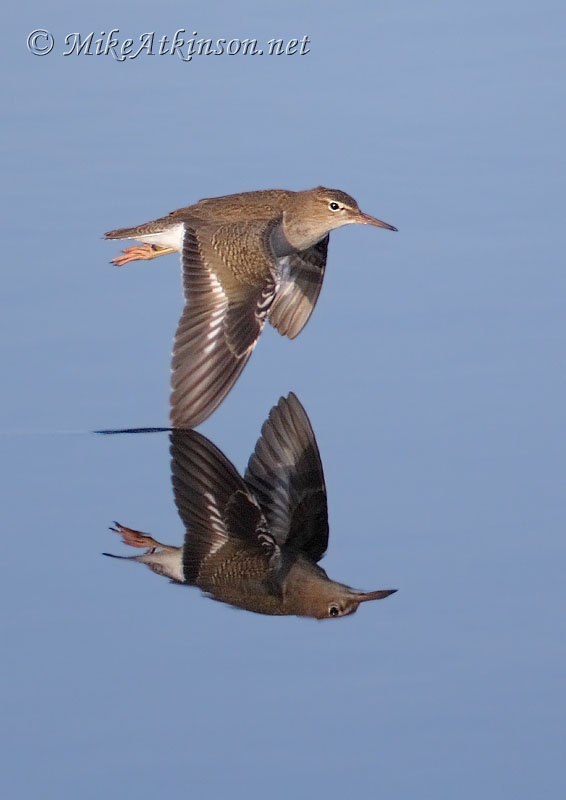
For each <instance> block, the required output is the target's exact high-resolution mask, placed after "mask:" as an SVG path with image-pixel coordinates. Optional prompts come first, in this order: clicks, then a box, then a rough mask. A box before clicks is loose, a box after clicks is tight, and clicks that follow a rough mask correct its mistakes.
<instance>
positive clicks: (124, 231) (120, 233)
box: [104, 225, 144, 239]
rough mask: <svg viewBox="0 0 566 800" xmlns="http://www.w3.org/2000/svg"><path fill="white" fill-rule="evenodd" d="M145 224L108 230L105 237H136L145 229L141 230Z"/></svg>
mask: <svg viewBox="0 0 566 800" xmlns="http://www.w3.org/2000/svg"><path fill="white" fill-rule="evenodd" d="M143 227H144V226H143V225H137V226H136V227H135V228H116V230H114V231H107V232H106V233H105V234H104V238H105V239H135V238H136V237H137V236H138V235H139V234H140V233H142V232H143V231H142V230H141V229H142V228H143Z"/></svg>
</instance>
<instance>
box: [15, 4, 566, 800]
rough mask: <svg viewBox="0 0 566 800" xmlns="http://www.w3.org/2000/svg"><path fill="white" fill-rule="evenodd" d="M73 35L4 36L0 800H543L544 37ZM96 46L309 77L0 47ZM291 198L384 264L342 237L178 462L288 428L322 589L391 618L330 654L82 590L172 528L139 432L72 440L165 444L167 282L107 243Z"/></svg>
mask: <svg viewBox="0 0 566 800" xmlns="http://www.w3.org/2000/svg"><path fill="white" fill-rule="evenodd" d="M221 6H222V8H221ZM97 10H98V12H99V14H98V17H97V20H96V21H93V19H92V18H91V17H89V16H88V15H81V14H80V12H77V11H76V9H75V8H74V7H73V8H72V9H71V6H70V5H69V4H65V3H63V4H62V5H60V6H59V7H58V8H57V10H55V9H52V10H48V11H46V10H45V9H42V8H40V7H39V5H37V4H35V3H32V4H31V5H28V7H26V9H23V8H22V9H20V8H18V9H12V11H11V12H10V13H11V14H12V17H13V19H9V20H7V23H6V24H7V29H9V30H11V31H12V30H13V31H14V36H13V39H12V40H10V41H9V42H8V43H7V45H6V47H7V48H8V55H9V59H10V70H9V73H8V72H7V73H6V75H7V78H6V80H7V81H9V82H10V87H11V90H12V91H11V94H10V97H9V98H8V101H7V102H6V103H5V104H4V106H3V108H4V112H3V133H4V135H5V137H6V142H7V143H6V146H5V148H4V150H3V155H4V156H5V159H4V161H5V169H4V174H5V182H4V185H5V187H6V188H7V189H8V191H7V192H6V193H5V197H4V199H3V206H2V214H3V218H4V229H5V231H6V232H8V231H9V235H5V237H4V242H3V244H4V249H3V255H4V272H3V302H2V315H1V320H0V326H1V327H2V336H1V337H0V358H1V361H2V364H3V387H2V426H1V427H2V432H1V433H0V466H1V469H2V476H3V489H4V491H3V493H2V505H1V509H2V510H1V518H2V530H3V556H4V558H3V564H4V571H3V576H2V581H1V584H0V586H1V588H0V592H1V604H2V609H3V611H4V613H3V615H2V616H3V619H2V634H1V635H2V642H3V645H4V649H3V652H4V655H3V659H2V663H3V671H2V672H3V680H2V720H3V725H2V732H1V733H0V737H1V752H2V753H3V755H4V758H5V763H4V765H3V767H2V770H1V775H2V782H3V783H4V784H5V786H4V787H3V788H4V791H3V796H6V797H10V798H26V799H27V798H31V797H38V796H41V797H44V798H61V797H70V796H80V797H82V798H88V799H90V798H101V797H107V796H116V795H119V796H122V797H130V796H135V797H138V798H153V797H156V796H157V795H160V796H161V795H164V794H165V793H167V794H168V795H169V796H171V797H181V796H182V797H185V796H187V795H194V796H197V797H210V798H218V797H226V796H233V797H237V798H239V797H246V798H255V797H264V796H265V795H266V794H269V796H270V797H272V798H284V797H289V796H291V795H292V796H295V797H299V798H300V797H313V796H317V797H318V796H319V795H324V796H325V797H328V798H339V797H344V796H356V797H357V796H359V797H364V796H365V797H374V796H376V795H377V794H381V795H384V796H387V797H389V798H392V800H405V798H414V797H415V796H417V794H418V795H424V796H427V797H428V796H430V797H435V798H438V800H445V799H446V800H448V799H450V800H453V798H455V797H458V798H463V799H464V800H467V798H477V797H478V796H479V795H481V796H482V797H484V798H489V799H490V800H491V799H492V798H493V800H499V798H502V797H513V798H521V800H522V799H523V798H525V800H527V799H529V800H530V798H532V797H535V796H544V797H545V798H558V797H562V796H563V795H564V773H563V742H564V733H565V731H564V727H565V726H564V710H565V709H564V696H565V691H564V690H565V686H564V669H563V665H564V662H565V660H566V646H565V641H566V639H565V637H564V617H565V614H564V591H563V580H564V579H563V576H564V557H565V555H566V544H565V537H564V517H565V515H564V474H565V467H566V464H565V456H564V453H565V449H566V448H565V441H564V408H565V395H566V392H565V389H566V386H565V378H564V340H565V335H566V324H565V322H564V319H565V317H564V293H565V288H566V279H565V273H564V256H563V249H564V248H563V235H562V230H563V216H564V214H563V188H562V180H561V175H562V174H563V171H564V155H563V151H564V148H563V133H562V132H563V127H564V110H563V104H561V103H560V102H559V100H558V98H557V91H558V89H557V86H559V85H560V80H559V79H560V76H563V74H564V67H565V56H564V46H563V44H564V35H563V32H562V31H563V29H564V12H563V11H562V10H560V9H559V8H558V6H557V5H556V4H554V3H552V2H546V3H544V4H543V7H542V8H541V7H540V6H539V7H538V8H537V9H534V7H532V6H531V5H529V4H527V3H522V2H519V3H516V2H515V3H511V2H506V1H504V0H502V2H500V3H496V4H495V6H494V5H493V4H491V3H490V4H482V3H480V4H479V5H478V4H476V5H474V7H473V8H471V7H470V8H464V7H463V6H462V7H460V6H454V4H452V3H447V2H446V3H445V2H441V3H440V4H437V5H435V7H434V8H432V9H431V8H427V9H426V10H425V9H424V8H423V7H422V4H419V3H416V2H408V3H405V4H402V5H401V6H398V5H396V6H393V5H391V4H387V3H383V4H378V5H377V6H376V5H375V4H370V3H364V2H360V3H358V4H354V6H348V7H345V6H344V5H343V4H340V5H339V4H332V3H330V4H328V3H325V4H324V6H320V5H319V4H318V3H313V4H312V7H309V8H308V9H304V8H303V4H300V3H298V2H294V1H292V2H291V3H287V4H286V6H285V8H278V9H275V8H273V9H267V8H265V6H264V4H259V3H256V2H253V1H252V0H248V2H245V3H243V4H240V5H239V6H238V8H236V7H234V8H232V7H231V6H230V7H224V5H223V4H221V3H219V2H217V3H212V4H211V6H210V9H209V8H208V7H207V9H204V8H203V9H196V8H188V7H187V6H186V5H183V6H181V5H179V6H177V5H176V4H174V3H172V2H166V3H165V4H164V5H163V7H160V9H159V19H156V17H155V9H154V8H153V6H152V7H151V8H150V7H149V6H148V5H147V6H146V4H144V3H142V4H137V5H136V6H135V8H134V6H133V5H132V4H130V3H127V2H125V3H124V4H123V8H122V9H121V10H120V13H118V9H117V8H116V6H115V4H112V5H110V4H106V3H104V2H102V3H101V4H99V5H98V6H97ZM146 11H147V12H149V13H148V14H147V15H145V16H144V14H145V12H146ZM77 14H78V16H77ZM118 17H120V18H119V19H118ZM69 20H72V21H71V22H70V21H69ZM12 22H14V25H12V24H11V23H12ZM93 25H99V26H106V28H104V27H103V28H101V29H104V30H108V28H109V26H116V27H120V28H121V30H122V31H123V32H124V34H125V35H126V34H128V35H130V36H138V35H139V34H140V33H142V32H143V31H144V30H149V29H152V28H155V29H156V30H157V29H158V30H159V31H160V32H161V33H167V32H171V33H174V31H175V30H176V29H177V28H178V27H182V26H183V25H184V26H185V27H186V28H191V31H192V30H197V31H198V32H199V33H202V34H203V35H210V36H212V37H214V38H216V37H220V36H237V35H240V36H242V37H243V36H254V35H257V37H259V38H263V39H265V40H267V39H269V38H271V37H273V36H287V37H288V38H291V37H292V36H297V37H299V38H300V37H301V36H302V35H303V34H304V33H309V35H310V36H311V39H312V53H311V54H309V56H305V57H304V58H303V60H298V59H294V58H287V59H286V60H285V59H284V58H283V59H279V60H274V61H267V60H265V61H263V62H261V64H258V62H257V61H255V62H254V61H253V60H246V59H245V58H241V59H239V60H238V59H237V58H235V59H232V60H229V59H225V60H223V59H222V58H219V59H216V60H212V61H211V60H206V61H203V60H201V61H199V60H195V61H194V62H192V63H191V64H183V63H182V62H181V61H179V60H178V59H176V58H173V59H171V58H168V59H165V58H160V57H154V58H153V59H152V58H150V57H140V58H139V59H137V60H136V61H132V62H127V63H123V64H119V63H117V62H114V61H113V60H112V59H111V58H110V59H109V58H98V57H93V58H90V59H89V58H85V57H74V59H71V58H70V57H69V58H64V57H62V56H61V55H57V53H56V52H54V53H53V54H51V55H50V56H46V57H44V58H37V57H34V56H32V55H30V54H29V53H28V52H27V51H26V49H25V38H26V36H27V34H28V33H29V32H30V31H31V30H33V29H34V28H37V27H39V26H45V27H47V28H52V31H53V33H54V35H55V36H56V38H57V41H61V42H62V40H63V38H64V36H65V34H67V33H69V32H70V31H71V30H84V31H85V33H88V32H89V31H90V30H92V27H93ZM69 26H71V27H69ZM191 26H195V27H191ZM352 43H354V44H352ZM258 98H259V99H261V109H262V110H261V114H259V115H254V114H253V113H252V112H253V110H254V109H256V108H257V104H258ZM154 109H158V110H159V111H160V113H155V114H154V113H152V112H153V110H154ZM319 184H323V185H330V186H336V187H339V188H342V189H344V190H346V191H348V192H350V193H351V194H353V195H354V196H355V197H356V199H357V200H359V202H360V205H361V206H362V208H364V210H366V211H367V212H368V213H371V214H375V215H376V216H378V217H380V218H383V219H386V220H388V221H389V222H391V223H392V224H394V225H396V226H397V227H398V228H399V233H398V234H395V235H393V234H387V233H385V232H382V231H378V230H370V229H361V228H358V229H354V228H351V229H344V230H342V231H338V232H336V234H334V235H333V237H332V238H331V244H330V250H329V260H328V269H327V277H326V278H325V285H324V287H323V290H322V294H321V299H320V302H319V304H318V307H317V309H316V311H315V313H314V315H313V318H312V320H311V321H310V323H309V325H308V326H307V328H306V329H305V331H304V332H303V333H302V334H301V336H300V337H299V338H298V339H297V340H296V341H294V342H289V341H285V340H283V339H282V338H281V337H279V336H278V334H277V333H276V332H275V331H271V330H266V331H265V333H264V334H263V335H262V340H261V341H260V343H259V345H258V347H257V350H256V352H255V353H254V355H253V358H252V359H251V361H250V364H249V365H248V366H247V367H246V370H245V371H244V373H243V375H242V377H241V379H240V380H239V382H238V384H237V386H236V387H235V389H234V390H233V391H232V392H231V394H230V396H229V397H228V398H227V400H226V401H225V402H224V404H223V405H222V406H221V408H220V409H219V410H218V412H217V413H215V414H214V415H213V416H212V417H211V418H210V420H208V421H207V422H206V423H205V424H204V425H203V426H202V428H201V429H200V430H202V432H203V434H204V435H206V436H207V437H209V438H210V439H211V440H212V441H214V443H215V444H216V445H217V446H218V447H220V449H221V450H222V451H224V452H225V453H226V455H227V457H228V458H230V460H231V461H233V462H234V464H235V465H236V467H237V468H238V469H239V470H243V469H244V468H245V465H246V463H247V460H248V457H249V454H250V453H251V451H252V449H253V447H254V445H255V442H256V440H257V437H258V435H259V430H260V427H261V423H262V422H263V420H264V419H265V417H266V414H267V412H268V410H269V409H270V407H271V406H272V405H273V404H274V403H275V402H276V401H277V399H278V398H279V396H281V395H283V394H287V393H288V392H289V391H290V390H293V391H294V392H296V393H297V395H298V396H299V397H300V399H301V401H302V402H303V404H304V406H305V408H306V409H307V411H308V414H309V416H310V418H311V421H312V424H313V427H314V430H315V432H316V435H317V440H318V445H319V448H320V451H321V455H322V459H323V462H324V469H325V475H326V481H327V489H328V502H329V518H330V547H329V551H328V555H327V556H326V558H325V559H324V561H323V562H322V563H323V566H324V567H325V569H327V571H328V573H329V574H330V575H331V576H333V577H334V576H335V577H336V578H338V579H340V580H343V581H344V582H346V583H349V584H350V585H353V586H356V587H359V588H362V589H368V590H369V589H374V588H378V587H389V586H391V587H396V588H398V590H399V591H398V592H397V594H395V595H393V596H392V597H390V598H388V599H387V600H385V601H383V602H379V603H367V604H365V605H364V606H362V607H361V608H360V609H359V611H358V612H357V613H356V614H355V615H353V616H351V617H348V618H345V619H342V620H331V621H326V622H316V621H311V620H305V619H297V618H293V617H290V618H273V617H262V616H258V615H254V614H249V613H246V612H243V611H237V610H234V609H232V608H230V607H228V606H225V605H222V604H221V603H214V602H212V601H211V600H209V599H207V598H205V597H203V596H202V595H201V594H200V593H199V591H198V590H197V589H192V588H187V587H183V586H174V585H171V584H168V583H167V582H166V581H164V580H163V579H161V578H159V577H158V576H155V575H151V574H150V573H149V572H148V571H147V570H145V569H142V568H140V567H139V566H138V565H136V564H127V563H126V564H124V563H120V562H115V561H111V560H109V559H105V558H103V557H102V556H101V553H102V552H103V551H111V552H114V551H115V550H116V548H120V543H119V541H118V540H117V537H116V534H113V533H112V532H110V531H108V526H109V525H111V524H112V520H114V519H117V520H120V521H121V522H123V523H125V524H128V525H131V526H132V527H134V528H139V529H141V530H145V531H149V532H151V533H152V534H154V535H155V536H156V537H157V538H158V539H161V540H163V541H166V542H171V543H174V544H181V543H182V541H183V533H184V530H183V526H182V524H181V522H180V520H179V518H178V515H177V512H176V509H175V505H174V501H173V494H172V490H171V484H170V463H169V462H170V457H169V442H168V436H167V434H165V433H155V434H148V435H135V436H133V435H132V436H112V437H110V436H106V437H104V436H98V435H95V434H94V433H92V431H93V430H97V429H101V428H123V427H140V426H164V425H166V424H167V413H168V407H167V403H168V382H169V357H170V350H171V341H172V336H173V333H174V330H175V326H176V322H177V318H178V315H179V313H180V308H181V305H182V300H181V293H180V280H179V271H178V264H177V259H176V258H175V257H167V258H163V259H159V260H158V261H156V262H148V263H144V264H132V265H130V266H129V267H126V268H124V269H123V270H116V269H113V268H112V267H110V266H109V265H108V261H109V260H110V258H111V257H112V256H113V255H115V248H114V247H112V246H111V245H109V244H107V243H104V242H103V241H101V239H100V237H101V235H102V233H103V232H104V231H105V230H108V229H110V228H114V227H118V226H122V225H128V224H136V223H140V222H143V221H145V220H148V219H152V218H155V217H157V216H159V215H162V214H165V213H167V212H168V211H170V210H172V209H174V208H176V207H179V206H182V205H186V204H187V203H190V202H193V201H195V200H196V199H198V198H200V197H204V196H211V195H217V194H223V193H227V192H234V191H241V190H245V189H258V188H269V187H277V186H281V187H288V188H293V189H299V188H306V187H309V186H315V185H319ZM160 262H161V263H160ZM116 552H126V550H125V548H124V549H123V550H119V549H118V550H116Z"/></svg>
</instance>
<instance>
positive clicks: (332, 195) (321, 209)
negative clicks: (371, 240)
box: [283, 186, 397, 250]
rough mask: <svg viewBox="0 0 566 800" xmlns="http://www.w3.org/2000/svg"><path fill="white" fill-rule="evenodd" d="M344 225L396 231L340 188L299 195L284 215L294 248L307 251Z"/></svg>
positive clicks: (296, 195)
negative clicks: (366, 210) (367, 226)
mask: <svg viewBox="0 0 566 800" xmlns="http://www.w3.org/2000/svg"><path fill="white" fill-rule="evenodd" d="M343 225H373V226H375V227H376V228H386V229H387V230H389V231H396V230H397V228H394V227H393V225H389V224H388V223H387V222H382V221H381V220H380V219H377V218H376V217H371V216H370V215H369V214H365V213H364V212H363V211H362V210H361V209H360V207H359V206H358V204H357V202H356V201H355V200H354V198H353V197H350V195H349V194H346V192H342V191H340V190H339V189H326V188H325V187H324V186H318V187H317V188H316V189H309V190H307V191H305V192H296V193H295V194H294V195H293V197H292V198H291V200H290V202H289V205H288V207H287V208H286V209H285V211H284V214H283V229H284V231H285V235H286V237H287V239H288V241H289V242H290V244H291V245H292V246H293V247H296V248H297V249H298V250H303V249H306V248H307V247H310V246H311V245H313V244H315V243H316V242H318V241H320V239H322V238H323V237H324V236H326V234H328V233H330V231H333V230H334V229H335V228H341V227H342V226H343Z"/></svg>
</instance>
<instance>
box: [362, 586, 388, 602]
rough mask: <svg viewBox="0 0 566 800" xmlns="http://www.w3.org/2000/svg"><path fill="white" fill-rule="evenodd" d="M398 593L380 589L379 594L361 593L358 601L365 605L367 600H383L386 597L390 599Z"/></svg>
mask: <svg viewBox="0 0 566 800" xmlns="http://www.w3.org/2000/svg"><path fill="white" fill-rule="evenodd" d="M396 591H397V589H379V590H378V591H377V592H360V594H359V595H358V600H359V601H360V603H365V602H366V601H367V600H383V598H384V597H389V595H390V594H394V593H395V592H396Z"/></svg>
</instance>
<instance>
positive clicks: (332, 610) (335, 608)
mask: <svg viewBox="0 0 566 800" xmlns="http://www.w3.org/2000/svg"><path fill="white" fill-rule="evenodd" d="M339 613H340V609H339V608H338V606H330V608H329V609H328V614H329V615H330V616H331V617H337V616H338V614H339Z"/></svg>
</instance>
